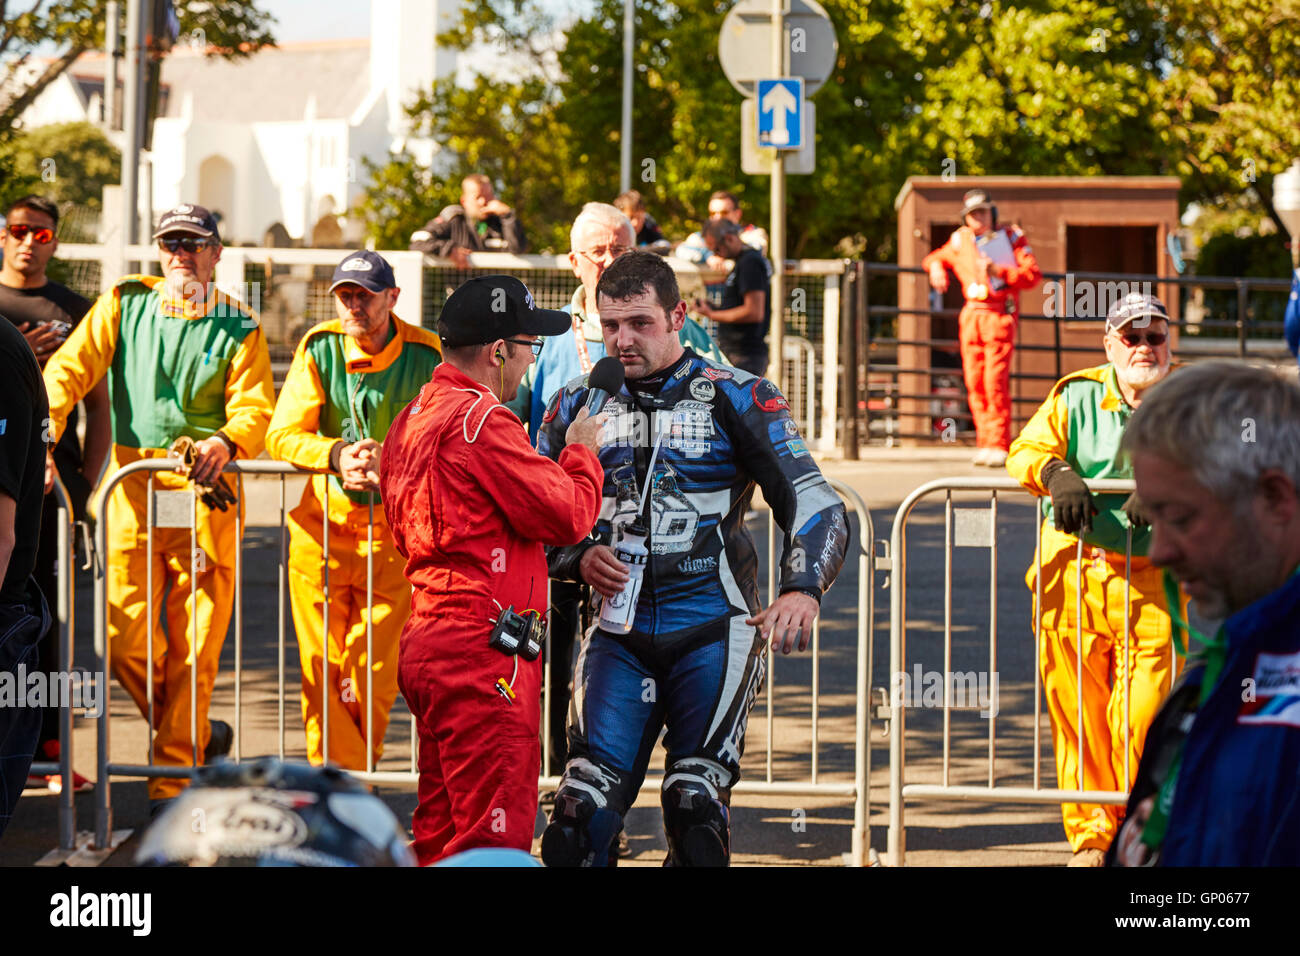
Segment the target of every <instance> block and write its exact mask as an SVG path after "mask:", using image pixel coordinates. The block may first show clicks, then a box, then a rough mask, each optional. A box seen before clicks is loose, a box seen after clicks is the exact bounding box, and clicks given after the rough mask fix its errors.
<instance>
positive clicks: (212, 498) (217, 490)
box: [168, 435, 239, 511]
mask: <svg viewBox="0 0 1300 956" xmlns="http://www.w3.org/2000/svg"><path fill="white" fill-rule="evenodd" d="M168 453H169V454H171V455H172V456H174V457H176V458H179V459H180V460H181V466H180V470H181V471H182V472H183V473H184V474H185V475H186V476H187V477H188V476H189V474H190V472H191V470H193V468H194V465H195V463H196V462H197V461H198V452H197V451H196V450H195V448H194V439H193V438H190V437H188V436H186V435H182V436H181V437H180V438H178V439H176V440H175V441H174V442H172V446H171V448H169V449H168ZM194 487H195V488H196V489H197V491H198V495H199V501H201V502H203V504H204V505H205V506H206V507H207V508H208V510H209V511H225V510H226V509H227V508H228V507H230V506H231V505H233V504H234V503H235V502H236V501H238V500H239V499H238V498H236V497H235V493H234V492H233V491H231V490H230V485H228V484H226V479H225V478H223V477H222V476H221V475H217V480H216V481H214V482H212V483H211V484H202V483H200V482H197V481H196V482H194Z"/></svg>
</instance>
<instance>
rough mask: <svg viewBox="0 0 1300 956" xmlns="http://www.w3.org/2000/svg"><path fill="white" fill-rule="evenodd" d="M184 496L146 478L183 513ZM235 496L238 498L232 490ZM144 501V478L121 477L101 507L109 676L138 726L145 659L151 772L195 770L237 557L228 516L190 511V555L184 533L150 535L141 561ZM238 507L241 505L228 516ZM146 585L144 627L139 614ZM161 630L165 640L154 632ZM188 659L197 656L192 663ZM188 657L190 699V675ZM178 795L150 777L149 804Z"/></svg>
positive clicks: (160, 477) (172, 782)
mask: <svg viewBox="0 0 1300 956" xmlns="http://www.w3.org/2000/svg"><path fill="white" fill-rule="evenodd" d="M117 465H118V461H117V458H116V457H115V458H114V460H113V463H112V465H111V466H110V468H109V474H112V473H113V472H115V471H116V470H117ZM189 487H190V486H189V483H188V482H187V481H185V480H184V479H183V478H181V477H180V476H178V475H174V474H171V473H169V472H159V473H155V474H154V488H155V491H157V492H176V491H179V492H180V499H179V500H180V501H181V503H182V505H183V506H184V509H185V510H186V511H187V512H188V508H189V507H190V506H189V499H190V492H189ZM235 487H236V489H238V485H237V484H236V485H235ZM148 500H149V493H148V476H147V475H145V474H134V475H130V476H128V477H127V478H126V479H125V480H123V481H122V483H121V484H119V485H118V486H117V488H116V489H115V490H114V491H113V493H112V494H111V495H110V496H109V500H108V509H107V510H108V515H107V517H108V534H109V543H108V548H109V550H108V560H107V566H106V580H105V591H106V597H107V600H108V628H107V630H108V640H109V654H110V656H111V658H112V669H113V674H114V676H115V677H116V678H117V680H118V682H119V683H120V684H121V685H122V686H123V687H124V688H125V689H126V691H127V693H129V694H130V695H131V699H132V700H134V701H135V705H136V707H138V708H139V710H140V714H141V716H143V717H145V718H146V719H148V718H149V713H150V706H149V672H148V667H149V658H150V657H152V659H153V715H152V716H153V726H152V730H153V762H154V763H156V764H179V765H186V766H188V765H190V764H191V763H200V764H201V763H202V762H203V751H204V749H205V748H206V747H207V744H208V737H209V736H210V733H211V725H210V724H209V722H208V704H209V702H210V701H211V700H212V688H213V686H214V685H215V684H216V679H217V667H218V665H219V663H220V660H221V647H222V645H223V644H224V643H225V639H226V630H227V628H228V627H229V625H230V614H231V610H232V608H233V602H234V591H235V568H234V561H235V550H236V548H238V547H239V543H238V540H237V539H236V537H235V511H234V509H230V510H227V511H224V512H222V511H218V512H210V511H209V510H208V509H207V508H206V507H204V506H203V504H202V503H200V504H198V506H197V507H198V526H197V527H198V533H197V535H196V538H195V544H196V547H194V548H193V550H191V548H192V544H191V538H190V530H189V528H155V529H154V533H153V551H152V552H150V551H149V549H148V547H147V546H146V545H147V539H146V532H147V530H148V512H147V508H148V504H147V503H148ZM242 506H243V502H242V498H241V501H240V505H239V506H238V507H241V508H242ZM155 520H157V518H156V519H155ZM151 569H152V575H153V580H152V582H151V581H150V579H149V575H150V571H151ZM191 582H192V583H193V584H194V592H195V593H194V600H193V602H191V600H190V586H191ZM151 583H152V588H153V592H152V593H153V620H149V619H148V615H147V613H146V610H147V608H148V601H149V593H150V592H149V586H150V584H151ZM191 612H192V613H193V618H192V623H193V625H194V626H193V627H191ZM164 621H165V623H166V630H165V631H164V629H163V627H162V626H161V623H162V622H164ZM195 649H197V654H194V653H192V651H193V650H195ZM196 657H197V666H195V667H194V668H193V669H194V671H195V674H194V685H195V686H194V693H193V694H192V693H191V687H190V679H191V673H190V672H191V667H192V665H194V664H195V660H196ZM191 705H193V714H191ZM191 723H192V724H193V733H191ZM196 757H197V759H196ZM188 785H189V782H188V780H187V779H185V778H182V777H151V778H149V785H148V791H149V799H151V800H161V799H165V798H168V797H174V796H176V795H177V794H179V793H180V792H181V791H182V790H184V789H185V787H187V786H188Z"/></svg>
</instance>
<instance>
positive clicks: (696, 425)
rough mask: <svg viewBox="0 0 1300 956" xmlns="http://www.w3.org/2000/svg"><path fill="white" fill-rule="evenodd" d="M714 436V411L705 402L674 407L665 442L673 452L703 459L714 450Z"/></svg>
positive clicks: (679, 404) (680, 404)
mask: <svg viewBox="0 0 1300 956" xmlns="http://www.w3.org/2000/svg"><path fill="white" fill-rule="evenodd" d="M694 384H695V383H694V382H692V383H691V386H692V387H691V391H692V393H693V392H694ZM709 388H710V389H712V388H713V386H712V385H710V386H709ZM713 435H714V428H713V410H712V409H711V408H710V407H709V406H708V405H706V404H705V403H704V402H690V401H681V402H678V403H677V404H676V405H674V406H673V410H672V413H671V414H670V416H669V420H668V437H667V441H666V442H665V444H666V445H667V446H668V447H669V448H671V449H672V450H673V451H675V452H678V453H680V454H681V455H684V456H685V457H687V458H702V457H704V456H705V455H707V454H708V453H709V451H710V450H711V449H712V448H713V442H712V441H711V439H712V438H713Z"/></svg>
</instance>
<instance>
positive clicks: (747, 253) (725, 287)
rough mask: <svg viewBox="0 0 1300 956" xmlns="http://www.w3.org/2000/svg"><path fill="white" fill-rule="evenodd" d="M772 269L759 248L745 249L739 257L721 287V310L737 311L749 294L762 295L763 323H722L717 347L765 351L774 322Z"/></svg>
mask: <svg viewBox="0 0 1300 956" xmlns="http://www.w3.org/2000/svg"><path fill="white" fill-rule="evenodd" d="M771 279H772V267H771V266H770V265H768V262H767V259H766V258H764V257H763V254H762V253H761V252H759V251H758V250H757V249H751V248H749V247H746V248H745V250H744V251H743V252H742V253H741V254H740V255H738V256H737V257H736V264H735V266H734V267H732V270H731V272H729V273H727V279H726V281H725V282H724V283H723V284H722V303H721V305H720V306H719V308H723V309H734V308H736V306H740V305H744V304H745V293H746V292H763V293H764V299H763V320H762V321H761V322H745V323H736V322H719V323H718V335H717V342H718V346H719V347H720V348H721V349H722V350H723V351H724V352H727V353H728V354H730V353H731V352H748V353H752V352H761V351H763V350H764V348H766V346H765V345H764V342H763V340H764V339H765V338H766V337H767V328H768V325H770V324H771V319H772V288H771Z"/></svg>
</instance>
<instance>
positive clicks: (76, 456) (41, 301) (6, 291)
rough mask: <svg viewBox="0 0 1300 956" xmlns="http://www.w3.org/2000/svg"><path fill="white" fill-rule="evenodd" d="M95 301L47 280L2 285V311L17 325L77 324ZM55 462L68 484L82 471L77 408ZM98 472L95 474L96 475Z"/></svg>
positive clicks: (0, 290)
mask: <svg viewBox="0 0 1300 956" xmlns="http://www.w3.org/2000/svg"><path fill="white" fill-rule="evenodd" d="M91 305H92V303H91V301H90V300H89V299H86V298H84V297H82V296H80V295H77V293H75V292H73V291H72V290H71V289H69V288H68V287H67V286H62V285H59V284H58V283H57V282H47V283H45V285H43V286H41V287H40V288H39V289H15V288H12V287H10V286H7V285H0V315H3V316H4V317H5V318H7V319H8V320H9V321H10V322H12V323H13V324H14V326H20V325H22V324H23V323H25V322H34V323H36V324H38V325H44V324H46V323H48V322H66V323H68V325H71V326H74V327H75V326H76V324H77V323H78V322H80V321H81V320H82V319H83V318H84V317H85V315H86V313H87V312H89V311H90V307H91ZM54 463H55V464H56V465H57V466H58V469H59V477H60V478H62V479H63V482H64V484H68V483H69V482H71V481H73V480H74V478H73V476H75V475H76V474H77V473H78V472H80V471H81V464H82V461H81V445H80V444H78V442H77V410H76V409H75V408H74V409H73V410H72V414H70V415H69V416H68V424H67V427H66V428H64V429H63V435H62V437H61V438H60V439H59V443H58V445H56V446H55V448H54ZM93 477H94V476H92V478H93Z"/></svg>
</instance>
